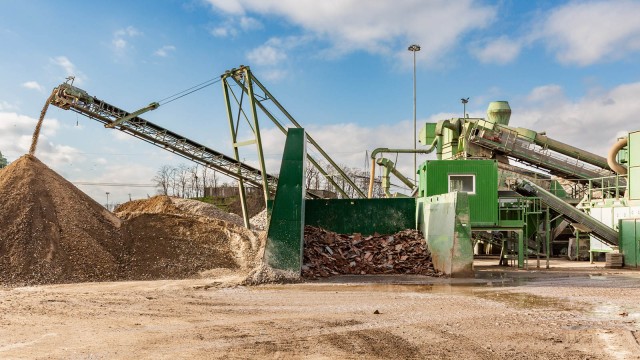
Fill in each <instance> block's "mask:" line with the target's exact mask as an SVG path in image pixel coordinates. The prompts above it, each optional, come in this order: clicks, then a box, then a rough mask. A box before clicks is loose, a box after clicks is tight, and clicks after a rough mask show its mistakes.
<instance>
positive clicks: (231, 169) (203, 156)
mask: <svg viewBox="0 0 640 360" xmlns="http://www.w3.org/2000/svg"><path fill="white" fill-rule="evenodd" d="M53 92H54V96H53V99H52V100H51V104H52V105H55V106H57V107H59V108H61V109H64V110H72V111H75V112H77V113H80V114H82V115H84V116H86V117H88V118H90V119H93V120H96V121H98V122H101V123H103V124H105V125H109V124H112V123H114V122H115V121H116V120H118V119H121V118H123V117H125V116H128V115H129V113H128V112H126V111H124V110H122V109H119V108H117V107H115V106H113V105H111V104H108V103H106V102H104V101H102V100H99V99H97V98H95V97H92V96H89V95H88V94H87V92H86V91H84V90H81V89H79V88H76V87H74V86H72V85H70V84H66V83H65V84H61V85H60V86H58V87H56V88H55V89H54V90H53ZM115 128H116V129H118V130H120V131H122V132H124V133H127V134H129V135H131V136H134V137H136V138H138V139H142V140H144V141H146V142H149V143H151V144H153V145H156V146H158V147H160V148H163V149H165V150H167V151H171V152H173V153H175V154H178V155H180V156H182V157H184V158H187V159H189V160H192V161H194V162H196V163H198V164H201V165H203V166H207V167H210V168H213V169H216V170H218V171H220V172H221V173H223V174H225V175H227V176H229V177H231V178H233V179H236V180H239V179H242V180H244V181H245V182H246V183H248V184H250V185H252V186H255V187H262V176H263V174H262V172H261V171H260V170H258V169H256V168H254V167H252V166H249V165H247V164H245V163H242V162H239V161H237V160H236V159H234V158H232V157H230V156H227V155H224V154H223V153H220V152H218V151H216V150H214V149H211V148H209V147H206V146H204V145H202V144H199V143H197V142H195V141H193V140H190V139H188V138H186V137H184V136H182V135H179V134H176V133H174V132H172V131H170V130H168V129H165V128H163V127H161V126H159V125H156V124H154V123H152V122H150V121H147V120H144V119H142V118H140V117H138V116H135V117H133V118H131V119H129V120H127V121H125V122H122V123H120V124H117V125H115ZM266 177H267V181H268V183H269V191H270V192H271V193H275V189H276V186H277V182H278V178H277V177H275V176H273V175H269V174H266Z"/></svg>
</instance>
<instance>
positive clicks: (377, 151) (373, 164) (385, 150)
mask: <svg viewBox="0 0 640 360" xmlns="http://www.w3.org/2000/svg"><path fill="white" fill-rule="evenodd" d="M437 144H439V142H438V139H437V138H436V139H434V140H433V142H431V145H429V147H428V148H426V149H389V148H377V149H374V150H373V151H372V152H371V175H370V176H369V194H368V196H367V197H368V198H369V199H371V197H372V196H373V182H374V179H375V177H376V156H377V155H378V154H382V153H396V154H429V153H431V152H432V151H433V149H434V148H435V147H436V145H437ZM396 176H397V175H396Z"/></svg>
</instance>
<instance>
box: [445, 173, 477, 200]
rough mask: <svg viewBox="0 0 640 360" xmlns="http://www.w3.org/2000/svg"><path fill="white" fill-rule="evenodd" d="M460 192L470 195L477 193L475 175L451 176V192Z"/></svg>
mask: <svg viewBox="0 0 640 360" xmlns="http://www.w3.org/2000/svg"><path fill="white" fill-rule="evenodd" d="M452 191H460V192H466V193H467V194H469V195H474V194H475V193H476V176H475V175H449V192H452Z"/></svg>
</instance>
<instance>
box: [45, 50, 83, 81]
mask: <svg viewBox="0 0 640 360" xmlns="http://www.w3.org/2000/svg"><path fill="white" fill-rule="evenodd" d="M49 62H50V63H51V64H53V65H56V66H58V67H60V68H62V70H63V71H64V73H65V75H66V76H75V83H76V84H79V85H81V84H82V83H83V82H84V81H85V80H86V78H87V77H86V76H85V75H84V74H83V73H82V71H80V70H78V69H77V68H76V66H75V65H74V64H73V63H72V62H71V60H69V58H67V57H66V56H56V57H54V58H50V59H49Z"/></svg>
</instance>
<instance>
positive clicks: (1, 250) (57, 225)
mask: <svg viewBox="0 0 640 360" xmlns="http://www.w3.org/2000/svg"><path fill="white" fill-rule="evenodd" d="M0 201H1V206H0V282H1V283H3V284H13V283H21V284H32V283H60V282H82V281H101V280H115V279H118V278H119V271H120V264H121V262H122V261H123V260H124V258H125V257H126V254H125V252H126V245H125V243H126V242H127V240H126V239H125V237H124V236H122V232H121V221H120V219H118V218H117V217H116V216H114V215H113V214H111V213H110V212H108V211H107V210H106V209H105V208H103V207H102V206H101V205H100V204H98V203H96V202H95V201H93V199H91V198H90V197H89V196H87V195H86V194H85V193H83V192H82V191H80V190H79V189H77V188H76V187H75V186H73V185H72V184H71V183H70V182H68V181H67V180H65V179H64V178H62V177H61V176H60V175H58V174H56V173H55V172H54V171H52V170H51V169H49V168H48V167H47V166H46V165H44V164H43V163H42V162H40V160H38V159H37V158H35V157H34V156H31V155H24V156H22V157H21V158H20V159H18V160H16V161H15V162H13V163H12V164H10V165H9V166H8V167H6V168H4V169H3V170H1V171H0Z"/></svg>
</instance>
